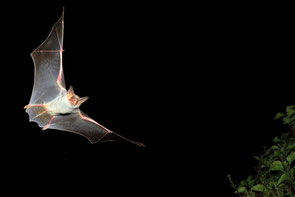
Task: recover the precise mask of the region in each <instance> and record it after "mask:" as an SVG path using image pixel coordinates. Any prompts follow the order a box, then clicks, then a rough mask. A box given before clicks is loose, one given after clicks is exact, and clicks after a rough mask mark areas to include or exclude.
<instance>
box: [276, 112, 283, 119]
mask: <svg viewBox="0 0 295 197" xmlns="http://www.w3.org/2000/svg"><path fill="white" fill-rule="evenodd" d="M284 116H285V114H283V113H277V114H276V116H275V117H274V120H277V119H280V118H281V117H284Z"/></svg>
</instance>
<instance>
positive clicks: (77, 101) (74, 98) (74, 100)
mask: <svg viewBox="0 0 295 197" xmlns="http://www.w3.org/2000/svg"><path fill="white" fill-rule="evenodd" d="M67 98H68V100H69V102H70V104H71V105H73V106H75V107H79V106H80V105H81V104H82V103H84V102H85V101H86V100H87V99H88V98H89V97H88V96H85V97H81V98H80V97H79V96H78V95H76V94H75V93H74V89H73V87H72V86H70V88H69V90H68V92H67Z"/></svg>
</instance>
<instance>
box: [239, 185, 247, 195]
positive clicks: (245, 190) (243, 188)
mask: <svg viewBox="0 0 295 197" xmlns="http://www.w3.org/2000/svg"><path fill="white" fill-rule="evenodd" d="M238 193H244V194H247V193H248V190H247V188H246V187H239V188H238Z"/></svg>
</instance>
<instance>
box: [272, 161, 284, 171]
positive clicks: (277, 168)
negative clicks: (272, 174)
mask: <svg viewBox="0 0 295 197" xmlns="http://www.w3.org/2000/svg"><path fill="white" fill-rule="evenodd" d="M269 170H270V171H283V170H284V167H283V165H282V162H280V161H274V162H272V164H271V166H270V169H269Z"/></svg>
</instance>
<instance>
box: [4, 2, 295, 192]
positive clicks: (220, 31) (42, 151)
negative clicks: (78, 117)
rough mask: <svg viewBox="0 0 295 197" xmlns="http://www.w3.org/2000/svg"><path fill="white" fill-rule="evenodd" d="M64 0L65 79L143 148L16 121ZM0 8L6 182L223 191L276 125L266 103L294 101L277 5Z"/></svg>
mask: <svg viewBox="0 0 295 197" xmlns="http://www.w3.org/2000/svg"><path fill="white" fill-rule="evenodd" d="M63 6H65V38H64V49H65V52H64V72H65V79H66V85H67V87H69V85H72V86H73V87H74V89H75V92H76V93H77V94H78V95H79V96H89V97H90V99H89V100H88V101H87V102H85V103H84V104H83V105H82V106H81V109H82V110H83V111H84V112H86V113H87V114H88V115H89V116H90V117H92V118H93V119H95V120H96V121H97V122H99V123H101V124H102V125H104V126H106V127H107V128H109V129H111V130H113V131H115V132H117V133H119V134H121V135H123V136H126V137H128V138H130V139H132V140H136V141H140V142H143V143H144V144H146V147H145V148H142V147H137V146H135V145H133V144H129V143H127V142H125V141H123V140H122V141H117V142H113V143H97V144H94V145H91V144H90V143H89V142H88V141H87V139H85V138H83V137H81V136H79V135H74V134H71V133H67V132H61V131H55V130H47V131H45V132H44V131H41V129H40V128H38V126H37V124H35V123H29V122H28V115H27V114H26V113H25V112H24V110H23V106H24V105H26V104H28V102H29V98H30V94H31V91H32V86H33V62H32V60H31V57H30V53H31V52H32V51H33V50H34V49H35V48H36V47H37V46H39V45H40V44H41V43H42V42H43V40H44V39H45V38H46V36H47V35H48V33H49V31H50V29H51V27H52V25H53V24H54V23H55V22H56V21H57V19H58V18H59V17H60V15H61V11H62V7H63ZM268 6H269V7H268ZM1 9H2V10H3V12H2V14H1V17H2V28H1V29H2V30H1V32H2V36H1V37H2V49H3V52H2V59H3V64H2V66H1V68H2V69H1V70H2V71H1V73H2V80H3V82H2V87H3V90H5V91H3V96H2V99H3V101H2V105H3V109H5V111H3V116H4V121H3V122H2V125H3V128H2V129H1V131H2V132H1V135H2V137H1V144H2V150H1V151H2V163H3V167H2V175H3V176H2V179H4V182H5V184H4V185H3V187H4V188H9V191H10V192H14V191H22V192H24V191H28V192H29V193H31V192H38V191H39V189H41V191H43V192H50V191H52V192H57V191H60V190H61V189H62V190H64V191H66V192H74V193H76V192H78V191H79V192H84V195H86V193H92V194H96V195H97V196H112V195H114V196H122V195H124V194H128V195H130V196H164V195H170V196H171V195H180V194H181V195H184V196H193V195H194V196H198V195H202V196H204V194H205V196H216V195H218V194H226V195H227V196H231V193H232V190H231V188H230V187H229V184H228V182H227V180H226V174H228V173H231V174H232V175H233V178H234V179H235V180H242V179H243V178H246V177H247V175H249V174H251V173H254V172H253V168H252V166H253V164H254V163H255V162H254V161H253V160H252V155H253V154H254V153H257V154H259V153H261V152H262V150H263V146H268V145H270V144H271V140H272V138H273V137H274V136H276V135H279V130H280V126H279V124H278V123H276V122H274V121H273V120H272V119H273V117H274V115H275V114H276V113H277V112H278V111H283V110H284V108H285V107H286V106H287V105H289V104H294V100H295V98H294V97H295V95H294V61H293V59H294V55H293V54H294V47H293V46H294V38H293V35H294V32H293V30H292V28H291V27H292V23H290V20H289V13H288V11H287V10H285V7H283V8H279V7H276V6H275V5H224V4H222V5H217V4H212V5H194V6H192V5H179V4H173V3H167V4H165V3H162V4H157V3H150V4H149V3H141V4H138V3H129V4H127V3H115V2H113V3H108V4H101V3H98V4H90V3H89V2H79V3H69V2H68V1H50V2H47V3H44V2H42V3H41V2H40V3H37V4H32V5H28V4H25V5H20V4H16V5H13V4H11V5H5V6H2V7H1ZM10 188H11V189H10Z"/></svg>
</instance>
